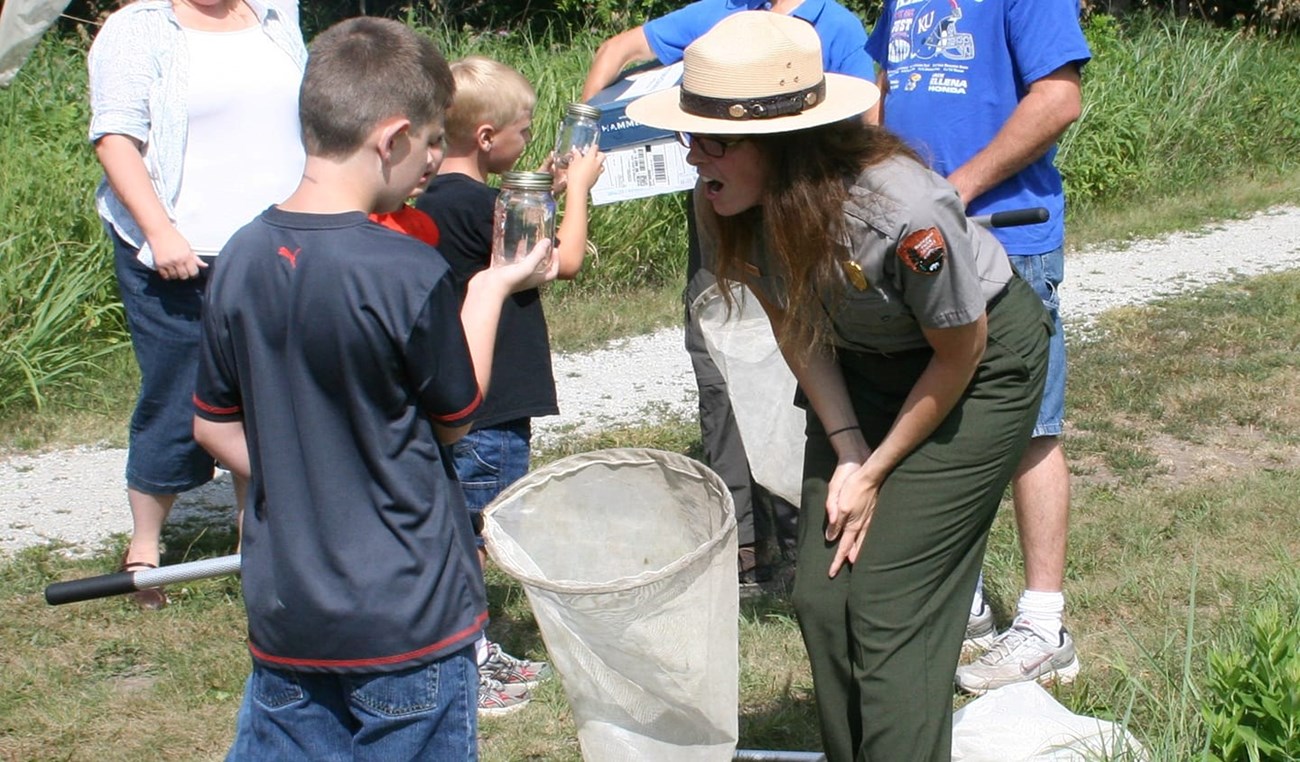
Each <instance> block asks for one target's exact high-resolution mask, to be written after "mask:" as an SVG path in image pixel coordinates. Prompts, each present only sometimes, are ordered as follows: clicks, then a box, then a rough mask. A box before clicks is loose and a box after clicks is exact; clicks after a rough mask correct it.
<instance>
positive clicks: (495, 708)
mask: <svg viewBox="0 0 1300 762" xmlns="http://www.w3.org/2000/svg"><path fill="white" fill-rule="evenodd" d="M530 698H532V697H531V696H529V695H528V689H526V688H524V687H523V686H511V687H507V686H505V685H502V684H501V682H500V681H498V680H493V679H491V678H489V677H484V676H483V675H481V674H480V675H479V680H478V716H479V717H480V718H482V717H504V716H505V715H507V714H514V713H515V712H517V711H519V710H520V709H523V708H524V707H526V706H528V700H529V699H530Z"/></svg>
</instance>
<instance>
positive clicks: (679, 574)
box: [483, 449, 739, 762]
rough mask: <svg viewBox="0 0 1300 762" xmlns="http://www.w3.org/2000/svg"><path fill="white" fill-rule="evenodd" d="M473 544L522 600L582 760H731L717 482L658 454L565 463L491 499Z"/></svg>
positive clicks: (726, 604) (731, 595) (727, 536)
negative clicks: (512, 582) (564, 701)
mask: <svg viewBox="0 0 1300 762" xmlns="http://www.w3.org/2000/svg"><path fill="white" fill-rule="evenodd" d="M483 534H484V539H485V540H486V543H487V549H488V553H489V554H490V555H491V556H492V559H493V560H494V561H495V562H496V563H497V564H498V565H499V566H500V567H501V569H502V570H504V571H505V572H506V573H507V574H509V575H511V576H512V577H514V578H515V579H517V580H519V581H520V582H521V583H522V585H523V588H524V590H525V592H526V593H527V594H528V599H529V603H530V604H531V605H532V609H533V613H534V615H535V616H536V618H537V624H538V627H539V629H540V630H541V634H542V638H543V640H545V642H546V649H547V652H548V655H549V657H550V659H551V663H552V666H553V667H554V669H555V670H556V672H557V673H558V674H559V676H560V680H561V681H562V683H563V686H564V690H565V692H566V693H567V695H568V698H569V703H570V705H571V707H572V709H573V715H574V719H575V721H576V723H577V726H578V740H579V743H580V745H581V747H582V754H583V758H584V759H585V760H588V761H589V762H606V761H608V762H632V761H635V760H656V761H658V760H674V761H677V760H680V761H681V762H697V761H698V762H705V761H706V760H707V761H712V760H719V761H721V760H730V759H731V758H732V754H733V752H734V750H735V748H736V741H737V737H738V730H737V706H738V698H739V697H738V660H739V655H738V644H737V642H738V637H739V632H738V624H737V619H738V616H739V601H738V588H737V582H736V519H735V513H734V508H733V506H732V501H731V494H730V493H729V492H728V491H727V488H726V485H725V484H723V482H722V480H721V479H720V478H719V477H718V476H717V474H715V473H713V472H712V471H711V470H709V469H708V468H706V467H705V466H704V465H703V464H701V463H698V462H696V461H694V460H692V459H690V458H687V457H685V456H682V455H677V454H674V453H668V452H661V451H658V450H646V449H611V450H600V451H596V452H589V453H583V454H580V455H574V456H571V457H568V458H565V459H563V460H560V461H557V462H555V463H552V464H550V465H549V466H546V467H544V468H541V469H539V470H537V471H533V472H532V473H530V474H528V475H527V476H525V477H524V478H523V479H521V480H519V481H518V482H516V483H515V484H514V485H512V486H511V487H510V488H509V489H507V490H506V491H505V492H503V493H502V494H501V495H500V496H499V497H498V498H497V499H496V500H495V501H493V503H492V504H491V505H489V506H488V508H487V510H486V511H485V512H484V529H483Z"/></svg>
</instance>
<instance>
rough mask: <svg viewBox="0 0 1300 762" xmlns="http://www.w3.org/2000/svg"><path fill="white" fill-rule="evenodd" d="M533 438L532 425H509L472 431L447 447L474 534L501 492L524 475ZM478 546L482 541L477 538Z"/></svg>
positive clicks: (518, 422)
mask: <svg viewBox="0 0 1300 762" xmlns="http://www.w3.org/2000/svg"><path fill="white" fill-rule="evenodd" d="M532 438H533V426H532V421H531V420H530V419H528V418H519V419H516V420H513V421H507V422H505V423H501V424H498V425H496V426H488V427H486V428H482V429H475V430H474V431H471V432H470V433H468V434H466V435H465V436H463V437H461V438H460V440H459V441H457V442H456V443H455V444H453V445H452V446H451V456H452V464H453V465H454V466H455V468H456V478H457V479H459V480H460V486H461V489H462V490H464V492H465V505H466V506H468V507H469V511H470V514H471V515H472V516H474V517H475V519H474V529H475V533H476V534H477V533H478V531H479V529H480V527H481V526H482V523H481V522H480V521H479V520H478V516H479V515H481V514H482V513H483V509H484V508H486V507H487V505H488V503H490V502H492V500H493V499H495V498H496V496H497V495H499V494H501V492H502V490H504V489H505V488H506V487H509V486H510V485H511V484H514V483H515V482H516V481H518V480H519V479H520V478H521V477H522V476H523V475H524V474H526V473H528V447H529V442H530V441H531V440H532ZM478 542H479V546H480V547H482V545H483V538H482V537H479V538H478Z"/></svg>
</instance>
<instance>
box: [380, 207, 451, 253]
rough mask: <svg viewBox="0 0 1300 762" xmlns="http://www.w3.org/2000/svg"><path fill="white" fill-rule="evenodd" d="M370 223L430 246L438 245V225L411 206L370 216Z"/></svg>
mask: <svg viewBox="0 0 1300 762" xmlns="http://www.w3.org/2000/svg"><path fill="white" fill-rule="evenodd" d="M370 220H371V221H372V222H378V223H379V224H380V225H383V226H384V227H386V228H388V229H389V230H396V231H397V232H399V233H405V234H406V235H409V236H411V237H412V238H415V239H416V240H418V241H424V242H425V243H427V244H429V245H430V246H437V245H438V225H437V223H435V222H434V221H433V218H432V217H430V216H429V215H427V214H425V213H424V212H422V211H420V210H419V209H416V208H415V207H413V206H403V207H402V208H401V209H398V210H397V211H395V212H387V213H385V214H372V215H370Z"/></svg>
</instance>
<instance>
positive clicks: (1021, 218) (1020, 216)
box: [970, 206, 1050, 228]
mask: <svg viewBox="0 0 1300 762" xmlns="http://www.w3.org/2000/svg"><path fill="white" fill-rule="evenodd" d="M1049 216H1050V214H1049V213H1048V211H1047V209H1045V208H1043V207H1041V206H1034V207H1030V208H1028V209H1009V210H1007V211H1005V212H994V213H992V214H977V215H975V216H974V217H971V218H970V221H971V222H973V223H975V224H976V225H983V226H984V227H986V228H1014V227H1019V226H1021V225H1037V224H1038V223H1040V222H1047V218H1048V217H1049Z"/></svg>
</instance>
